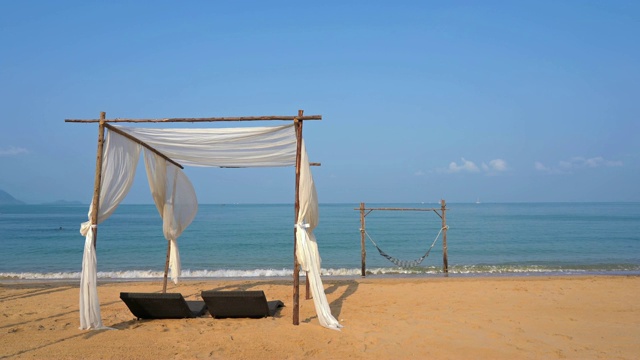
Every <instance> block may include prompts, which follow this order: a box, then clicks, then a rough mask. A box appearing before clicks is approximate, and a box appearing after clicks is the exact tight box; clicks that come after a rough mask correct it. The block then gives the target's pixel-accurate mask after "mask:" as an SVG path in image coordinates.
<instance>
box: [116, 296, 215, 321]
mask: <svg viewBox="0 0 640 360" xmlns="http://www.w3.org/2000/svg"><path fill="white" fill-rule="evenodd" d="M120 299H122V301H124V303H125V304H126V305H127V307H128V308H129V310H131V313H133V315H135V316H136V317H137V318H138V319H184V318H194V317H198V316H201V315H202V314H204V312H205V310H206V309H207V306H206V304H205V303H204V301H194V300H189V301H187V300H185V299H184V297H182V294H179V293H165V294H159V293H129V292H121V293H120Z"/></svg>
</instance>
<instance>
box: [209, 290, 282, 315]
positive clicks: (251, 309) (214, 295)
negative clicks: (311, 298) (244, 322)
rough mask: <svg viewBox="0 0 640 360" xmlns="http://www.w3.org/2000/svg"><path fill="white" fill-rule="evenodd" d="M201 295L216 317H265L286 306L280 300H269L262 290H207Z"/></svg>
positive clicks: (210, 311)
mask: <svg viewBox="0 0 640 360" xmlns="http://www.w3.org/2000/svg"><path fill="white" fill-rule="evenodd" d="M201 295H202V299H203V300H204V302H205V303H206V304H207V308H208V309H209V313H210V314H211V316H213V317H214V318H263V317H267V316H274V315H275V313H276V311H277V310H278V309H279V308H281V307H283V306H284V304H283V303H282V301H280V300H273V301H267V298H266V297H265V295H264V291H262V290H251V291H216V290H206V291H203V292H202V294H201Z"/></svg>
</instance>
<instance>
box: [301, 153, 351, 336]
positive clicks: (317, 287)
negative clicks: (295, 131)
mask: <svg viewBox="0 0 640 360" xmlns="http://www.w3.org/2000/svg"><path fill="white" fill-rule="evenodd" d="M318 219H319V214H318V195H317V193H316V186H315V184H314V182H313V177H312V175H311V167H310V166H309V158H308V156H307V150H306V147H305V146H304V141H303V142H302V154H301V161H300V209H299V211H298V223H297V224H296V227H297V231H296V257H297V258H298V262H299V263H300V267H301V268H302V270H304V271H306V272H307V276H308V281H309V288H310V289H311V294H312V296H313V303H314V306H315V308H316V313H317V314H318V321H319V322H320V325H322V326H324V327H326V328H329V329H334V330H340V328H341V327H342V325H340V323H339V322H338V320H336V318H334V317H333V315H332V314H331V309H330V308H329V302H328V301H327V296H326V294H325V293H324V286H323V284H322V279H321V278H320V265H321V262H322V260H321V259H320V252H319V251H318V243H317V242H316V237H315V235H314V234H313V229H315V228H316V226H318Z"/></svg>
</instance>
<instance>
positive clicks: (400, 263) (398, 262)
mask: <svg viewBox="0 0 640 360" xmlns="http://www.w3.org/2000/svg"><path fill="white" fill-rule="evenodd" d="M444 229H449V225H445V226H444V227H443V228H441V229H440V231H438V235H436V238H435V239H434V240H433V242H432V243H431V246H430V247H429V249H428V250H427V252H426V253H424V255H422V257H420V258H419V259H416V260H400V259H398V258H395V257H393V256H391V255H388V254H387V253H385V252H384V251H383V250H382V249H380V247H379V246H378V244H376V242H375V241H373V239H372V238H371V236H370V235H369V233H368V232H367V231H366V230H364V233H365V234H366V235H367V237H368V238H369V240H371V242H372V243H373V246H375V247H376V249H377V250H378V252H379V253H380V255H382V256H383V257H385V258H386V259H387V260H389V261H391V262H392V263H394V264H396V265H397V266H399V267H403V268H411V267H416V266H418V265H420V264H421V263H422V261H423V260H424V259H426V258H427V256H429V253H430V252H431V249H433V247H434V246H435V244H436V241H438V238H439V237H440V234H441V233H442V230H444ZM360 230H361V231H362V229H360Z"/></svg>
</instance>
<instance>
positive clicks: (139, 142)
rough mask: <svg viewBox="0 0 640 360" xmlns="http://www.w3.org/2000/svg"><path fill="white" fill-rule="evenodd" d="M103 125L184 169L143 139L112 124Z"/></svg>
mask: <svg viewBox="0 0 640 360" xmlns="http://www.w3.org/2000/svg"><path fill="white" fill-rule="evenodd" d="M104 126H105V127H106V128H107V129H109V130H110V131H113V132H115V133H118V134H119V135H122V136H124V137H126V138H127V139H129V140H131V141H133V142H135V143H137V144H139V145H141V146H144V147H145V148H147V149H149V150H151V151H152V152H154V153H156V154H158V156H160V157H161V158H163V159H165V160H166V161H168V162H170V163H172V164H173V165H175V166H177V167H179V168H180V169H184V166H182V165H180V164H178V163H177V162H175V161H174V160H173V159H171V158H169V157H168V156H167V155H165V154H163V153H161V152H160V151H158V150H156V149H155V148H154V147H152V146H151V145H149V144H147V143H145V142H144V141H141V140H140V139H138V138H135V137H133V136H131V135H129V134H127V133H126V132H124V131H122V130H120V129H118V128H115V127H113V126H111V125H109V124H104Z"/></svg>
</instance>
